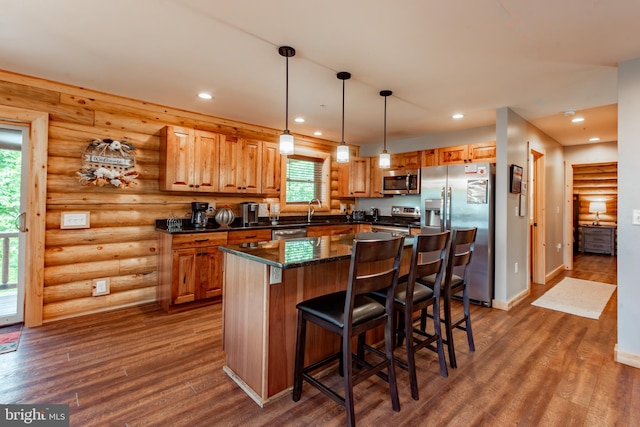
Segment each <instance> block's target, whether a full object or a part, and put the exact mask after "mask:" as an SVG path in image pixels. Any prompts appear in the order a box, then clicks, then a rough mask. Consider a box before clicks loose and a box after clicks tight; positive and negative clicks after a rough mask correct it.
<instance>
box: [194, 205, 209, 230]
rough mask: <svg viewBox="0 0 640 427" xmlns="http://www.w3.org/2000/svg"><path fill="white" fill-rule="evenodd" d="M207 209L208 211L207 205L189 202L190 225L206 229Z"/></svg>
mask: <svg viewBox="0 0 640 427" xmlns="http://www.w3.org/2000/svg"><path fill="white" fill-rule="evenodd" d="M207 209H209V203H206V202H191V225H193V226H194V227H195V228H206V227H207V221H208V219H207Z"/></svg>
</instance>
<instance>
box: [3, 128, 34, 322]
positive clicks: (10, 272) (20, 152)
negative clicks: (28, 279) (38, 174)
mask: <svg viewBox="0 0 640 427" xmlns="http://www.w3.org/2000/svg"><path fill="white" fill-rule="evenodd" d="M28 134H29V132H28V129H27V128H23V127H17V126H12V125H7V124H2V123H0V326H2V325H7V324H12V323H20V322H22V321H23V320H24V281H23V278H24V274H23V269H24V248H25V233H24V212H25V198H24V197H23V191H24V190H25V185H24V184H23V183H24V182H26V175H27V166H26V165H25V164H24V163H25V162H26V159H27V156H26V152H27V151H26V150H27V144H28V138H27V136H28Z"/></svg>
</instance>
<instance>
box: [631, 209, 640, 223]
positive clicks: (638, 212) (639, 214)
mask: <svg viewBox="0 0 640 427" xmlns="http://www.w3.org/2000/svg"><path fill="white" fill-rule="evenodd" d="M631 224H633V225H640V209H634V210H633V219H632V220H631Z"/></svg>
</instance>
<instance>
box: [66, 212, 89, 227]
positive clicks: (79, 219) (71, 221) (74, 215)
mask: <svg viewBox="0 0 640 427" xmlns="http://www.w3.org/2000/svg"><path fill="white" fill-rule="evenodd" d="M89 218H90V215H89V212H87V211H82V212H80V211H76V212H62V213H61V214H60V228H62V229H69V228H90V227H91V225H90V224H89Z"/></svg>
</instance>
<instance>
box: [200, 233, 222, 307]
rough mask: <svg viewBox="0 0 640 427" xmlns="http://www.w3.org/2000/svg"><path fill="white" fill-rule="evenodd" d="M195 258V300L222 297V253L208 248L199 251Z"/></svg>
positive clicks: (212, 247) (214, 247) (213, 248)
mask: <svg viewBox="0 0 640 427" xmlns="http://www.w3.org/2000/svg"><path fill="white" fill-rule="evenodd" d="M196 258H197V260H196V265H197V268H196V287H195V299H196V300H199V299H203V298H211V297H216V296H220V295H222V269H223V265H224V262H223V253H222V251H221V250H220V249H218V248H217V247H216V246H208V247H206V248H204V249H201V250H200V251H199V252H198V254H197V255H196Z"/></svg>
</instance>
